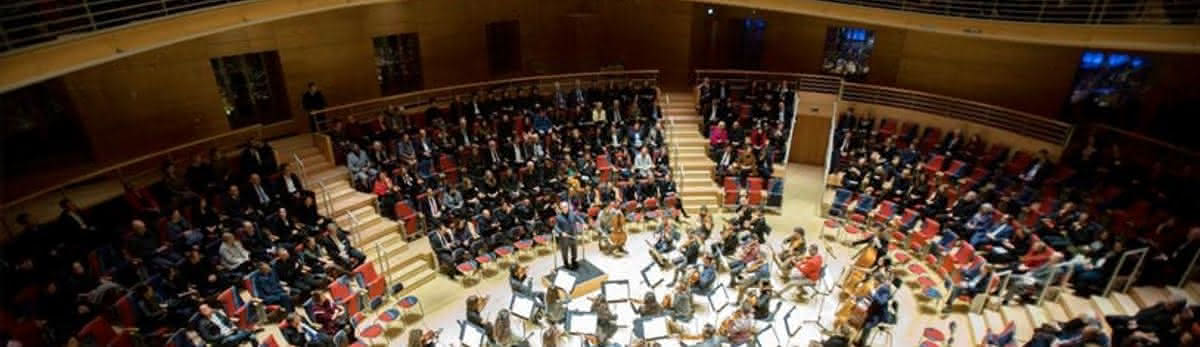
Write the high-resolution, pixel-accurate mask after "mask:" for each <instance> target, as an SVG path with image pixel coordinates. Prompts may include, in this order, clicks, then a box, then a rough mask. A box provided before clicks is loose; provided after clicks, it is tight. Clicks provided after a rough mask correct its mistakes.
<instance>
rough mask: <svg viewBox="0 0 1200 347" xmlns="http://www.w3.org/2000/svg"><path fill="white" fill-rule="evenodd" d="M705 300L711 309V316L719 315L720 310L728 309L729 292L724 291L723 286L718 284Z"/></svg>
mask: <svg viewBox="0 0 1200 347" xmlns="http://www.w3.org/2000/svg"><path fill="white" fill-rule="evenodd" d="M706 298H708V305H709V307H710V308H712V312H713V314H718V313H721V310H724V309H725V308H726V307H729V303H730V301H732V300H730V299H729V291H726V290H725V285H724V284H718V285H717V286H716V287H715V288H713V289H712V293H709V294H708V296H707V297H706Z"/></svg>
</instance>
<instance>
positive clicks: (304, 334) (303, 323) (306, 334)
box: [279, 313, 335, 347]
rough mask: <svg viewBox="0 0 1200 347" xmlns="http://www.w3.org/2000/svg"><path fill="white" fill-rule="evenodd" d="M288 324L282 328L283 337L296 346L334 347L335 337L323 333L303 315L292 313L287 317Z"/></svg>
mask: <svg viewBox="0 0 1200 347" xmlns="http://www.w3.org/2000/svg"><path fill="white" fill-rule="evenodd" d="M286 325H287V326H285V327H283V328H280V329H279V330H280V333H282V334H283V339H284V340H287V343H289V344H292V345H294V346H303V347H308V346H312V347H334V346H335V344H334V342H333V337H332V336H329V334H326V333H323V332H321V331H319V330H317V329H316V328H313V326H312V324H311V323H309V322H308V320H307V319H305V318H304V317H303V316H301V315H299V314H296V313H292V314H289V315H288V317H287V324H286Z"/></svg>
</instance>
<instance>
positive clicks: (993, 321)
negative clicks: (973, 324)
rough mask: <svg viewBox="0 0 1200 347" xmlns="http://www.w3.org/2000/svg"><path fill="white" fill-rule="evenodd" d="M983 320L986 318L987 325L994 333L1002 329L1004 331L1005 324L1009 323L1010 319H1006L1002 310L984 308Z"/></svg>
mask: <svg viewBox="0 0 1200 347" xmlns="http://www.w3.org/2000/svg"><path fill="white" fill-rule="evenodd" d="M983 320H984V323H985V324H986V325H987V329H988V331H990V332H992V333H999V332H1001V331H1004V325H1005V324H1007V323H1008V321H1007V320H1005V319H1004V317H1003V316H1001V315H1000V312H999V311H995V310H984V311H983ZM1014 325H1015V324H1014Z"/></svg>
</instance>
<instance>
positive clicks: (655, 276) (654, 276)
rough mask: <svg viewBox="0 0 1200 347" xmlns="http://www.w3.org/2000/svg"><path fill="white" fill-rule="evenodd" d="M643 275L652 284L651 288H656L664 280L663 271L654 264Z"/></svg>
mask: <svg viewBox="0 0 1200 347" xmlns="http://www.w3.org/2000/svg"><path fill="white" fill-rule="evenodd" d="M643 274H644V275H645V276H646V280H647V281H649V282H650V283H649V284H650V285H651V286H654V285H656V284H658V283H659V282H662V280H663V273H662V269H659V268H658V266H656V265H653V264H651V265H650V267H648V268H646V271H645V272H643Z"/></svg>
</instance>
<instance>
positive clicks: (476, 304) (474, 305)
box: [467, 295, 492, 336]
mask: <svg viewBox="0 0 1200 347" xmlns="http://www.w3.org/2000/svg"><path fill="white" fill-rule="evenodd" d="M488 299H489V297H488V296H486V295H485V296H476V295H471V296H468V297H467V322H470V323H471V324H475V325H477V326H479V327H482V328H483V330H484V331H485V332H486V333H487V335H488V336H491V334H492V326H491V324H489V323H488V322H487V321H485V320H483V314H482V312H483V308H484V307H485V306H487V302H488Z"/></svg>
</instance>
